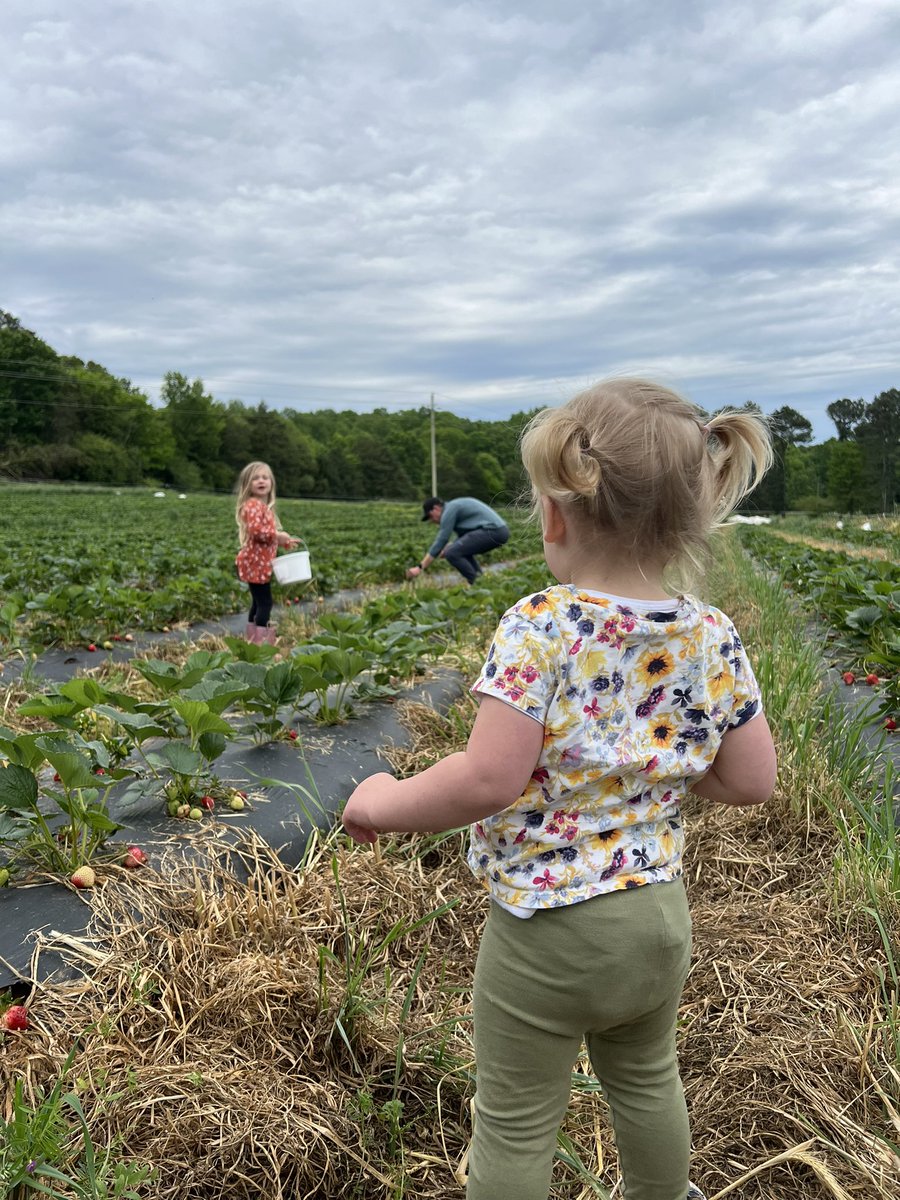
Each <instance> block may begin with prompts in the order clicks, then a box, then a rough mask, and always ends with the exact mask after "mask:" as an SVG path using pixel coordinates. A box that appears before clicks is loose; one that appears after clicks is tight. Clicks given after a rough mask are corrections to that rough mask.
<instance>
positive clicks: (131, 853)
mask: <svg viewBox="0 0 900 1200" xmlns="http://www.w3.org/2000/svg"><path fill="white" fill-rule="evenodd" d="M146 861H147V855H146V854H145V853H144V852H143V850H142V849H141V848H140V846H129V847H128V850H127V851H126V853H125V857H124V858H123V859H122V866H123V867H128V868H129V869H133V868H134V867H142V866H143V865H144V863H145V862H146Z"/></svg>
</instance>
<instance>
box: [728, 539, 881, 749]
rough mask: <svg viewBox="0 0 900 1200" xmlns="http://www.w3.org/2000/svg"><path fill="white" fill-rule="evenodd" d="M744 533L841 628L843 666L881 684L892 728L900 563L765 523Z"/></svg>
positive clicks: (788, 581)
mask: <svg viewBox="0 0 900 1200" xmlns="http://www.w3.org/2000/svg"><path fill="white" fill-rule="evenodd" d="M741 538H742V539H743V541H744V544H745V545H746V546H747V547H748V548H749V549H750V550H751V552H752V553H753V555H754V556H755V557H756V558H757V559H758V560H759V561H760V562H763V563H765V564H766V566H768V567H769V568H770V569H772V570H774V571H776V572H777V573H778V574H779V575H780V576H781V578H782V579H783V580H784V582H785V585H786V586H787V587H789V588H790V589H791V590H792V591H794V592H796V593H797V594H798V595H799V596H800V597H801V598H802V600H803V602H804V604H806V605H807V607H809V608H810V610H811V611H812V612H814V613H815V614H816V615H818V616H819V617H821V618H822V619H823V620H824V621H825V622H827V624H828V625H829V626H830V627H831V628H832V629H833V630H834V631H835V632H836V633H837V635H838V636H839V638H840V640H841V644H842V646H846V648H847V649H846V655H845V660H844V663H843V666H844V668H845V671H847V672H849V673H850V674H851V675H853V676H854V677H856V676H862V677H867V678H868V681H869V682H870V683H871V684H872V686H873V687H876V688H878V690H879V695H880V697H881V698H882V701H883V703H882V706H881V711H882V714H883V716H884V718H885V720H886V721H887V722H889V724H888V728H889V729H891V728H892V725H891V724H890V723H891V722H895V721H896V716H897V709H898V707H900V565H898V564H897V562H896V561H887V560H872V559H866V558H855V557H852V556H849V555H847V554H843V553H841V552H840V551H834V550H819V549H816V548H815V547H812V546H803V545H799V544H797V543H796V542H786V541H784V540H783V539H782V538H779V537H777V536H776V535H774V534H772V533H770V532H769V531H768V530H766V529H762V528H750V527H744V528H742V529H741ZM851 682H852V680H851Z"/></svg>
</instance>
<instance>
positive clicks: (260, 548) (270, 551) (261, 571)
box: [234, 500, 278, 583]
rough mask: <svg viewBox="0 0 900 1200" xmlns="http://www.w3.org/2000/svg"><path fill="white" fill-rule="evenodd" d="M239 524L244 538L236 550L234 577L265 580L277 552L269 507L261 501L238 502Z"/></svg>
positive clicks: (269, 573)
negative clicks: (241, 526)
mask: <svg viewBox="0 0 900 1200" xmlns="http://www.w3.org/2000/svg"><path fill="white" fill-rule="evenodd" d="M241 524H242V525H243V526H244V528H245V529H246V531H247V541H246V543H245V544H244V545H243V546H242V547H241V549H240V550H239V551H238V556H237V558H236V559H235V560H234V561H235V562H236V563H237V570H238V578H239V579H240V580H241V582H242V583H268V582H269V580H270V579H271V578H272V563H273V562H274V560H275V555H276V554H277V553H278V534H277V531H276V528H275V517H274V516H273V515H272V510H271V509H270V508H269V506H268V504H266V503H265V502H264V501H263V500H248V501H247V502H246V503H245V504H242V505H241Z"/></svg>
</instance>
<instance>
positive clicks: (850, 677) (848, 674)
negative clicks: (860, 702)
mask: <svg viewBox="0 0 900 1200" xmlns="http://www.w3.org/2000/svg"><path fill="white" fill-rule="evenodd" d="M841 679H843V681H844V683H856V676H855V675H854V674H853V672H852V671H845V672H844V673H843V675H842V676H841Z"/></svg>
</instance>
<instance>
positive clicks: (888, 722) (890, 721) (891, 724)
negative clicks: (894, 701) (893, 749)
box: [884, 717, 897, 733]
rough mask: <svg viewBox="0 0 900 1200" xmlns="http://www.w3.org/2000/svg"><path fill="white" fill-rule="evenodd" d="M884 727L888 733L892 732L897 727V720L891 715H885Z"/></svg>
mask: <svg viewBox="0 0 900 1200" xmlns="http://www.w3.org/2000/svg"><path fill="white" fill-rule="evenodd" d="M884 727H885V729H886V730H887V731H888V733H893V732H894V731H895V730H896V728H897V722H896V721H895V720H894V718H893V717H887V718H886V719H885V722H884Z"/></svg>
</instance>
